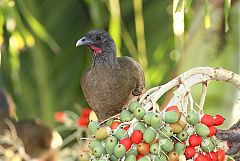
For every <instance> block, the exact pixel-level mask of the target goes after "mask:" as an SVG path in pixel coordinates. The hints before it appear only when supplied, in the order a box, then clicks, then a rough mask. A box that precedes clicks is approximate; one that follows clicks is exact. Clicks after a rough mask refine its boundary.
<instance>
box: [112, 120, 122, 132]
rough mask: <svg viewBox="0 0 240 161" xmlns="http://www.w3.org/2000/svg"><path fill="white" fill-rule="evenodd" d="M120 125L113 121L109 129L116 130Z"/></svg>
mask: <svg viewBox="0 0 240 161" xmlns="http://www.w3.org/2000/svg"><path fill="white" fill-rule="evenodd" d="M120 124H121V122H119V121H113V122H112V124H111V126H110V128H111V129H112V130H113V129H116V128H117V127H118V126H119V125H120Z"/></svg>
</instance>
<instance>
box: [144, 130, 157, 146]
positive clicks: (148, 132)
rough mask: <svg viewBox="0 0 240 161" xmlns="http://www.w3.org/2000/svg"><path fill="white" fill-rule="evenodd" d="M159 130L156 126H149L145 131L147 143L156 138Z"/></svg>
mask: <svg viewBox="0 0 240 161" xmlns="http://www.w3.org/2000/svg"><path fill="white" fill-rule="evenodd" d="M156 135H157V132H156V130H155V129H154V128H152V127H148V128H147V129H146V131H145V132H144V133H143V140H144V141H145V142H146V143H151V142H152V141H153V140H154V139H155V138H156Z"/></svg>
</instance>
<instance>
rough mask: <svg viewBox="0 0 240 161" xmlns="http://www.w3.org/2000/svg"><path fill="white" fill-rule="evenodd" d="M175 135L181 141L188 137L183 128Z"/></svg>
mask: <svg viewBox="0 0 240 161" xmlns="http://www.w3.org/2000/svg"><path fill="white" fill-rule="evenodd" d="M177 137H178V139H179V140H181V141H186V140H187V138H188V133H187V132H186V131H185V130H183V131H181V132H180V133H178V134H177Z"/></svg>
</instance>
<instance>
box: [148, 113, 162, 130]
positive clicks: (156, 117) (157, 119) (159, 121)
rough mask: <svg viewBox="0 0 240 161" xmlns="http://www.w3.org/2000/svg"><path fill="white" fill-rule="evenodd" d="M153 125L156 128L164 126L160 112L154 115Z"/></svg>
mask: <svg viewBox="0 0 240 161" xmlns="http://www.w3.org/2000/svg"><path fill="white" fill-rule="evenodd" d="M151 126H152V127H153V128H154V129H159V128H160V127H161V126H162V117H161V115H160V114H158V113H156V114H155V115H154V116H152V118H151Z"/></svg>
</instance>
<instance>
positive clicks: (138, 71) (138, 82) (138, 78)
mask: <svg viewBox="0 0 240 161" xmlns="http://www.w3.org/2000/svg"><path fill="white" fill-rule="evenodd" d="M118 62H119V64H120V66H121V68H127V69H129V71H130V75H131V76H132V83H133V85H134V86H135V89H134V90H133V91H132V94H133V95H135V96H139V95H141V94H142V92H143V90H144V87H145V78H144V72H143V69H142V68H141V66H140V64H139V63H138V62H136V61H135V60H134V59H132V58H130V57H127V56H124V57H120V58H118Z"/></svg>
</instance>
